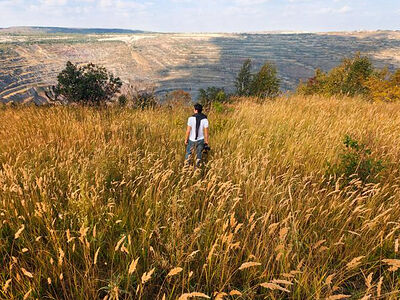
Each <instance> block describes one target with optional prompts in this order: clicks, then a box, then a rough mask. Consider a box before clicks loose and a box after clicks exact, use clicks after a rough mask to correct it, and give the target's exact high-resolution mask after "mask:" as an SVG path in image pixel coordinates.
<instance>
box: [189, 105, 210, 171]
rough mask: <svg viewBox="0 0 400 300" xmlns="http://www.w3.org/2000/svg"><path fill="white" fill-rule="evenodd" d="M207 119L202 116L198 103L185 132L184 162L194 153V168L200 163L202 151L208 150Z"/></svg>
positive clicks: (201, 108) (201, 109)
mask: <svg viewBox="0 0 400 300" xmlns="http://www.w3.org/2000/svg"><path fill="white" fill-rule="evenodd" d="M208 125H209V124H208V119H207V116H206V115H205V114H203V106H202V105H201V104H199V103H196V104H195V105H194V115H193V116H191V117H190V118H189V119H188V123H187V130H186V138H185V145H186V155H185V161H186V162H189V159H190V158H191V156H192V153H193V152H194V150H195V153H196V166H199V165H200V163H201V159H202V155H203V150H208V149H209V146H208Z"/></svg>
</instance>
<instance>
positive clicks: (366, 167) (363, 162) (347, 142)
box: [329, 135, 384, 184]
mask: <svg viewBox="0 0 400 300" xmlns="http://www.w3.org/2000/svg"><path fill="white" fill-rule="evenodd" d="M343 144H344V146H345V150H344V151H343V152H342V153H341V154H340V161H339V162H338V163H337V164H336V165H334V166H329V173H330V174H331V175H336V176H343V178H344V180H345V183H346V184H347V183H349V182H350V181H351V180H352V179H353V178H354V177H356V178H358V179H360V180H361V181H362V182H363V183H373V182H376V181H377V180H379V175H380V173H381V171H382V170H383V169H384V165H383V161H382V160H381V159H376V158H375V157H374V156H373V154H372V151H371V150H370V149H369V148H367V146H366V145H365V144H362V143H359V142H358V141H357V140H355V139H353V138H352V137H350V136H349V135H346V136H345V138H344V141H343Z"/></svg>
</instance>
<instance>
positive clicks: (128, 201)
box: [0, 98, 400, 299]
mask: <svg viewBox="0 0 400 300" xmlns="http://www.w3.org/2000/svg"><path fill="white" fill-rule="evenodd" d="M399 112H400V105H399V104H390V105H387V104H369V103H365V102H362V101H360V100H357V99H319V98H309V99H306V98H288V99H286V98H285V99H278V100H277V101H275V102H271V103H266V104H263V105H258V104H252V103H249V102H243V103H240V104H237V105H236V106H235V107H234V110H233V111H230V112H227V113H216V112H214V113H213V112H211V113H210V116H209V118H210V122H211V124H212V127H211V132H210V133H211V146H212V148H213V152H212V154H211V155H210V156H209V157H208V162H207V164H206V166H205V167H204V169H201V170H196V171H195V170H193V169H191V168H189V169H187V168H184V167H183V155H184V145H183V138H184V130H185V124H186V118H187V116H188V114H189V113H190V110H189V111H187V110H185V109H182V108H177V109H174V110H167V109H166V110H162V109H160V110H155V111H132V110H119V109H111V110H96V109H89V108H74V107H61V108H15V109H5V110H1V111H0V195H1V197H0V264H1V269H0V298H2V299H21V298H22V299H35V298H36V299H98V298H100V299H177V298H179V299H190V298H192V299H194V298H199V299H201V298H208V297H210V298H213V299H264V298H268V299H324V298H328V299H342V298H350V297H351V298H353V299H361V298H362V299H378V298H381V299H397V298H398V297H399V290H400V277H399V275H400V273H399V270H398V269H399V268H400V265H399V264H400V261H399V258H400V254H399V237H400V221H399V220H400V193H399V191H400V190H399V189H400V185H399V184H400V179H399V173H400V168H399V166H400V148H399V145H400V114H399ZM345 134H351V135H352V136H354V137H356V138H357V139H359V140H360V141H363V142H365V143H366V144H368V146H369V147H370V148H371V149H372V150H373V155H376V156H377V157H379V158H382V159H383V160H384V161H385V166H386V168H385V170H384V171H383V174H382V175H383V176H382V177H381V179H380V180H379V182H378V183H376V184H367V185H363V184H361V182H359V181H358V180H357V179H356V178H355V179H354V180H353V181H352V182H351V183H350V185H346V186H343V185H341V184H340V179H337V180H338V183H337V184H336V185H335V184H333V185H332V184H329V183H327V178H326V170H327V162H330V163H335V162H337V161H338V159H339V153H340V152H341V151H342V149H343V145H342V139H343V136H344V135H345Z"/></svg>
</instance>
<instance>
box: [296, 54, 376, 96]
mask: <svg viewBox="0 0 400 300" xmlns="http://www.w3.org/2000/svg"><path fill="white" fill-rule="evenodd" d="M374 74H375V70H374V68H373V65H372V62H371V60H370V59H369V58H368V57H365V56H361V54H360V53H357V54H356V55H355V56H354V57H349V58H345V59H343V61H342V63H341V64H340V65H339V66H337V67H335V68H333V69H332V70H331V71H329V72H328V73H325V72H323V71H321V70H316V72H315V76H314V77H312V78H310V79H309V80H308V81H307V82H306V83H303V82H301V83H300V85H299V87H298V88H297V92H298V93H299V94H303V95H313V94H319V95H325V96H333V95H346V96H351V97H352V96H356V95H363V96H366V95H368V93H369V89H368V87H367V86H366V82H368V80H369V79H370V78H371V77H372V76H374Z"/></svg>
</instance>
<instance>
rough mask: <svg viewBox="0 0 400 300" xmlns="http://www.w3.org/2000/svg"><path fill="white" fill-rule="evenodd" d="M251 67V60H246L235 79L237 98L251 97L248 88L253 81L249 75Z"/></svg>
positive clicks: (251, 75)
mask: <svg viewBox="0 0 400 300" xmlns="http://www.w3.org/2000/svg"><path fill="white" fill-rule="evenodd" d="M251 65H252V63H251V59H246V61H245V62H244V63H243V66H242V68H241V69H240V71H239V73H238V75H237V77H236V80H235V88H236V95H237V96H240V97H244V96H250V95H251V91H250V88H251V83H252V81H253V74H251Z"/></svg>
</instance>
